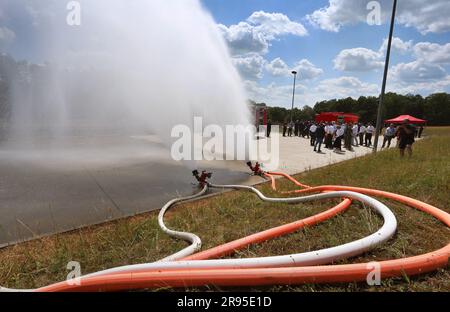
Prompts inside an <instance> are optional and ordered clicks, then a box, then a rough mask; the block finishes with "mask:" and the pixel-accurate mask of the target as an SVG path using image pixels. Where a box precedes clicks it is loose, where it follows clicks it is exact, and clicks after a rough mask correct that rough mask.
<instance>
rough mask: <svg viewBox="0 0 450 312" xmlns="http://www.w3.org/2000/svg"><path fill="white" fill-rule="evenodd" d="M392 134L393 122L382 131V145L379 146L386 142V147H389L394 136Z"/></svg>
mask: <svg viewBox="0 0 450 312" xmlns="http://www.w3.org/2000/svg"><path fill="white" fill-rule="evenodd" d="M394 136H395V127H394V124H390V125H389V127H387V128H386V130H385V132H384V137H383V145H382V146H381V148H384V146H385V145H386V143H387V147H388V148H389V147H390V146H391V141H392V139H393V138H394Z"/></svg>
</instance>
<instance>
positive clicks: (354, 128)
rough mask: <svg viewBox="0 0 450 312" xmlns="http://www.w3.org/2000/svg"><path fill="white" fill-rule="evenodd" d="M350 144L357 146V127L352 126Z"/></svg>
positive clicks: (355, 125)
mask: <svg viewBox="0 0 450 312" xmlns="http://www.w3.org/2000/svg"><path fill="white" fill-rule="evenodd" d="M352 144H353V146H358V125H357V124H354V125H353V127H352Z"/></svg>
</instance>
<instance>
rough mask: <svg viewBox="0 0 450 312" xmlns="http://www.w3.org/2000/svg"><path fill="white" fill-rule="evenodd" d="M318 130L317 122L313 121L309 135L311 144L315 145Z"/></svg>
mask: <svg viewBox="0 0 450 312" xmlns="http://www.w3.org/2000/svg"><path fill="white" fill-rule="evenodd" d="M316 130H317V126H316V124H315V123H312V124H311V126H310V127H309V136H310V137H311V139H310V143H311V146H314V144H315V142H316Z"/></svg>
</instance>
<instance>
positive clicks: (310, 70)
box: [266, 57, 323, 80]
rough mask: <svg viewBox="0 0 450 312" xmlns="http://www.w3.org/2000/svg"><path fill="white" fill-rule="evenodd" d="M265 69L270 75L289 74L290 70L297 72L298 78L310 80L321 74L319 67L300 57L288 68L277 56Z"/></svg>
mask: <svg viewBox="0 0 450 312" xmlns="http://www.w3.org/2000/svg"><path fill="white" fill-rule="evenodd" d="M266 70H267V71H268V72H269V73H270V74H271V75H272V76H291V75H292V74H291V72H292V70H295V71H297V72H298V76H297V78H298V80H310V79H314V78H317V77H319V76H320V75H322V74H323V70H322V69H321V68H318V67H316V66H315V65H314V64H313V63H311V62H310V61H308V60H307V59H302V60H300V61H298V62H296V63H295V64H294V66H293V67H292V68H290V67H289V66H288V65H287V64H286V63H285V62H284V61H283V60H282V59H281V58H279V57H277V58H276V59H274V60H273V61H272V62H270V63H268V64H267V65H266Z"/></svg>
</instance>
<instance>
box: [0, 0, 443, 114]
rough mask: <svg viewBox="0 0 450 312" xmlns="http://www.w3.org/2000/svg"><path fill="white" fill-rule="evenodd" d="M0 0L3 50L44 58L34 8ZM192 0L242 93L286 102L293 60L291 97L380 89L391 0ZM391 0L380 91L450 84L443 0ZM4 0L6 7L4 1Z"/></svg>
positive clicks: (430, 89) (302, 100)
mask: <svg viewBox="0 0 450 312" xmlns="http://www.w3.org/2000/svg"><path fill="white" fill-rule="evenodd" d="M0 1H2V3H1V4H0V52H2V51H6V52H8V53H10V54H12V55H13V56H14V57H15V58H16V59H26V60H29V61H31V62H33V61H34V62H42V61H43V59H44V57H45V55H46V54H45V52H44V51H40V50H39V49H41V48H45V46H44V47H42V45H39V44H35V43H36V41H37V40H41V39H37V37H35V36H34V35H33V33H34V30H33V27H34V25H33V24H32V23H30V16H32V15H36V12H35V11H33V10H25V11H26V14H25V15H24V14H23V12H22V13H20V14H19V13H18V12H16V11H20V10H21V11H24V8H26V7H25V5H24V4H28V5H30V6H31V7H33V6H32V5H31V4H33V5H35V4H36V3H37V2H36V1H35V0H0ZM93 1H99V2H98V3H100V0H93ZM103 1H105V3H106V0H103ZM179 1H188V0H179ZM190 1H192V2H193V3H194V2H195V1H197V0H190ZM198 1H200V2H201V3H202V4H203V6H204V8H205V9H206V10H207V11H209V12H210V13H211V15H212V17H213V18H214V20H215V23H216V24H217V28H218V30H219V32H220V34H221V35H222V36H223V38H224V41H225V42H226V43H227V45H228V48H229V51H230V55H231V58H232V61H233V64H234V66H235V67H236V69H237V70H238V71H239V73H240V75H241V78H242V82H243V85H244V87H245V90H246V91H247V97H248V98H250V99H253V100H255V101H258V102H265V103H267V104H268V105H272V106H275V105H276V106H284V107H290V105H291V94H292V80H293V79H292V75H291V74H290V72H291V71H292V70H293V69H295V70H297V71H298V72H299V77H298V84H297V89H296V93H297V96H296V105H297V106H304V105H310V106H313V105H314V104H315V103H316V102H317V101H321V100H327V99H332V98H344V97H349V96H350V97H354V98H357V97H359V96H360V95H366V96H368V95H373V96H376V95H378V94H379V92H380V89H381V88H380V85H381V80H382V74H383V65H384V59H385V49H384V48H383V42H384V39H385V38H386V37H387V35H388V30H389V25H388V22H389V19H390V14H391V9H392V0H378V1H371V0H239V1H238V0H198ZM398 2H399V5H398V13H397V20H396V25H395V32H394V41H393V50H392V54H391V64H390V65H391V66H390V71H389V78H388V84H387V90H388V91H395V92H397V93H401V94H406V93H414V94H421V95H423V96H426V95H428V94H431V93H434V92H442V91H445V92H449V93H450V75H449V71H450V19H449V18H448V16H449V14H450V1H449V0H428V1H423V0H399V1H398ZM5 3H6V4H5ZM8 3H10V6H9V11H7V10H3V8H4V7H2V6H5V7H6V9H8V5H7V4H8ZM11 3H14V4H15V5H11ZM17 3H20V4H21V5H17ZM195 4H198V3H195ZM52 5H53V6H57V7H58V10H59V11H61V12H65V10H66V8H65V5H66V1H60V0H45V1H42V2H40V4H39V7H40V9H42V12H40V13H39V14H40V15H39V16H40V17H42V16H44V17H47V15H48V16H50V17H51V16H52V15H51V14H50V13H48V12H46V9H47V7H50V6H52ZM15 10H16V11H15ZM5 12H8V13H5ZM46 14H47V15H46ZM170 16H171V15H170V14H169V18H170ZM368 16H372V17H375V19H372V20H375V21H376V23H375V25H373V23H372V25H369V23H368V21H367V20H368ZM31 20H32V19H31ZM170 22H172V21H170ZM174 22H176V21H174ZM44 26H47V28H50V29H51V27H48V25H44ZM213 26H214V25H213ZM193 35H195V34H193ZM31 46H35V47H38V48H34V49H31V48H30V47H31ZM5 47H6V48H5Z"/></svg>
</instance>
